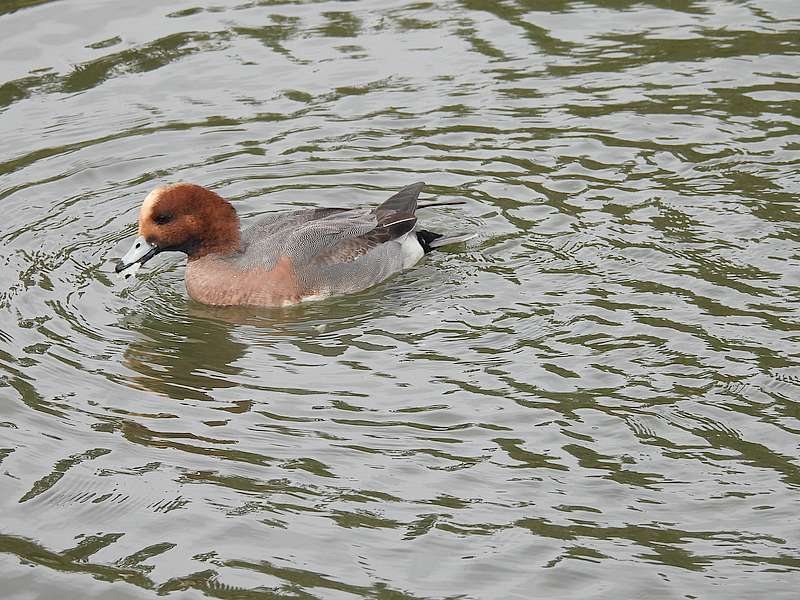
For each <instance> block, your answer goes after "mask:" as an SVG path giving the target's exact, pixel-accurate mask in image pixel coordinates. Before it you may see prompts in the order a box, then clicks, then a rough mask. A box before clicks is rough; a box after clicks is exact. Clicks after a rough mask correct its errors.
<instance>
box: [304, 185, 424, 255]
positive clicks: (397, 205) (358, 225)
mask: <svg viewBox="0 0 800 600" xmlns="http://www.w3.org/2000/svg"><path fill="white" fill-rule="evenodd" d="M423 185H424V184H422V183H415V184H413V185H409V186H406V187H404V188H403V189H402V190H400V191H399V192H398V193H396V194H395V195H394V196H392V197H391V198H389V199H388V200H386V201H385V202H384V203H383V204H381V205H380V206H378V207H376V208H373V209H361V210H349V211H344V212H337V213H333V214H330V215H328V216H326V217H324V218H322V219H317V220H314V221H307V222H306V223H304V224H302V226H301V227H299V228H298V229H297V231H296V233H295V234H294V235H293V236H292V238H293V240H292V241H293V242H294V243H293V244H291V243H290V244H289V247H291V246H292V245H293V246H295V247H296V249H295V252H292V254H295V255H296V256H297V258H299V259H302V260H305V261H306V262H308V263H314V264H317V265H332V264H337V263H346V262H351V261H353V260H355V259H357V258H359V257H361V256H364V255H366V254H368V253H369V252H370V251H371V250H372V249H374V248H376V247H377V246H380V245H381V244H385V243H386V242H389V241H392V240H396V239H398V238H401V237H402V236H404V235H405V234H407V233H408V232H409V231H411V230H412V229H413V228H414V225H415V224H416V222H417V218H416V217H415V216H414V211H415V210H416V208H417V198H418V196H419V193H420V191H421V190H422V186H423Z"/></svg>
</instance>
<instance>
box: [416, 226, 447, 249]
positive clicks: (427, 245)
mask: <svg viewBox="0 0 800 600" xmlns="http://www.w3.org/2000/svg"><path fill="white" fill-rule="evenodd" d="M415 233H416V234H417V239H418V240H419V244H420V246H422V249H423V250H424V251H425V254H428V252H430V251H431V250H433V248H432V247H431V242H433V241H434V240H438V239H439V238H440V237H442V234H441V233H433V232H432V231H426V230H424V229H417V231H416V232H415Z"/></svg>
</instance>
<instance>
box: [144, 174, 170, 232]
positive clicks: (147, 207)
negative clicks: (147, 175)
mask: <svg viewBox="0 0 800 600" xmlns="http://www.w3.org/2000/svg"><path fill="white" fill-rule="evenodd" d="M170 187H171V186H168V185H161V186H159V187H157V188H155V189H153V190H152V191H151V192H150V193H149V194H147V196H145V198H144V202H142V208H140V209H139V233H141V232H142V223H145V222H146V221H147V220H148V218H149V217H150V216H151V215H152V214H153V207H154V206H155V203H156V202H157V201H158V199H159V198H160V197H161V195H162V194H163V193H164V192H166V191H167V190H168V189H169V188H170Z"/></svg>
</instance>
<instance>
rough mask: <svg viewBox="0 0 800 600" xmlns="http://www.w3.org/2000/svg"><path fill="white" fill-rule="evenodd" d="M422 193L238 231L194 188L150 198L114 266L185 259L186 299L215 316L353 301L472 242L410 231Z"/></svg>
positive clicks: (170, 189) (414, 189)
mask: <svg viewBox="0 0 800 600" xmlns="http://www.w3.org/2000/svg"><path fill="white" fill-rule="evenodd" d="M423 186H424V184H423V183H414V184H412V185H409V186H407V187H404V188H403V189H401V190H400V191H399V192H397V193H396V194H395V195H394V196H392V197H391V198H389V199H388V200H386V201H385V202H384V203H383V204H381V205H380V206H377V207H374V208H354V209H348V208H310V209H301V210H292V211H283V212H274V213H270V214H268V215H266V216H265V217H262V218H261V219H259V220H258V221H256V222H255V223H254V224H253V225H251V226H249V227H247V228H245V229H243V230H240V229H239V218H238V216H237V215H236V211H235V210H234V208H233V206H232V205H231V204H230V203H229V202H228V201H227V200H225V199H223V198H222V197H221V196H219V195H218V194H216V193H214V192H212V191H211V190H208V189H206V188H204V187H202V186H199V185H193V184H189V183H178V184H175V185H169V186H162V187H157V188H156V189H154V190H153V191H152V192H150V193H149V194H148V195H147V197H146V198H145V199H144V202H143V203H142V207H141V209H140V211H139V237H137V238H136V240H135V241H134V242H133V246H132V247H131V249H130V250H129V251H128V253H127V254H125V256H123V257H122V259H121V260H120V262H119V263H118V264H117V266H116V272H117V273H121V274H122V275H123V276H125V277H129V276H131V275H133V274H134V273H135V272H136V271H137V270H138V269H139V267H140V266H141V265H143V264H144V263H146V262H147V261H148V260H150V259H151V258H153V257H154V256H155V255H156V254H159V253H160V252H167V251H178V252H183V253H185V254H186V256H187V257H188V265H187V268H186V289H187V291H188V292H189V296H191V297H192V298H193V299H194V300H196V301H198V302H201V303H203V304H209V305H214V306H287V305H291V304H296V303H298V302H302V301H306V300H318V299H322V298H326V297H328V296H332V295H338V294H347V293H352V292H357V291H360V290H363V289H366V288H368V287H371V286H373V285H375V284H377V283H380V282H381V281H383V280H385V279H386V278H388V277H390V276H391V275H393V274H394V273H397V272H399V271H402V270H403V269H407V268H409V267H411V266H413V265H414V264H416V263H417V262H418V261H419V260H420V259H421V258H422V257H423V256H424V255H425V254H426V253H428V252H430V251H431V250H433V249H434V248H439V247H441V246H445V245H448V244H455V243H458V242H463V241H465V240H467V239H469V238H471V237H473V236H472V235H458V236H451V237H444V236H442V235H440V234H438V233H433V232H430V231H426V230H423V229H417V228H416V224H417V217H416V216H415V215H414V212H415V211H416V209H417V208H423V207H427V206H441V205H445V204H462V202H440V203H430V204H422V205H419V206H418V205H417V197H418V196H419V193H420V191H421V190H422V188H423Z"/></svg>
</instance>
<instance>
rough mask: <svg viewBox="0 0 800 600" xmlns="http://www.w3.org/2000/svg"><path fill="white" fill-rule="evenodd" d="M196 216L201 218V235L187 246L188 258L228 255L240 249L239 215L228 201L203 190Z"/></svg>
mask: <svg viewBox="0 0 800 600" xmlns="http://www.w3.org/2000/svg"><path fill="white" fill-rule="evenodd" d="M203 191H204V192H205V193H204V194H203V196H202V199H201V202H200V206H199V207H198V211H197V212H198V215H197V217H198V218H199V219H201V220H202V222H203V224H204V227H203V237H202V239H200V240H199V241H198V243H196V244H194V245H193V246H192V247H191V248H189V249H188V250H187V252H186V254H187V255H188V256H189V260H190V261H192V260H197V259H198V258H202V257H204V256H207V255H208V254H221V255H230V254H235V253H237V252H239V251H240V250H241V246H242V236H241V233H240V231H239V217H238V216H237V215H236V210H234V208H233V206H232V205H231V203H230V202H228V201H227V200H225V199H224V198H222V196H220V195H219V194H216V193H214V192H212V191H210V190H205V189H204V190H203Z"/></svg>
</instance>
